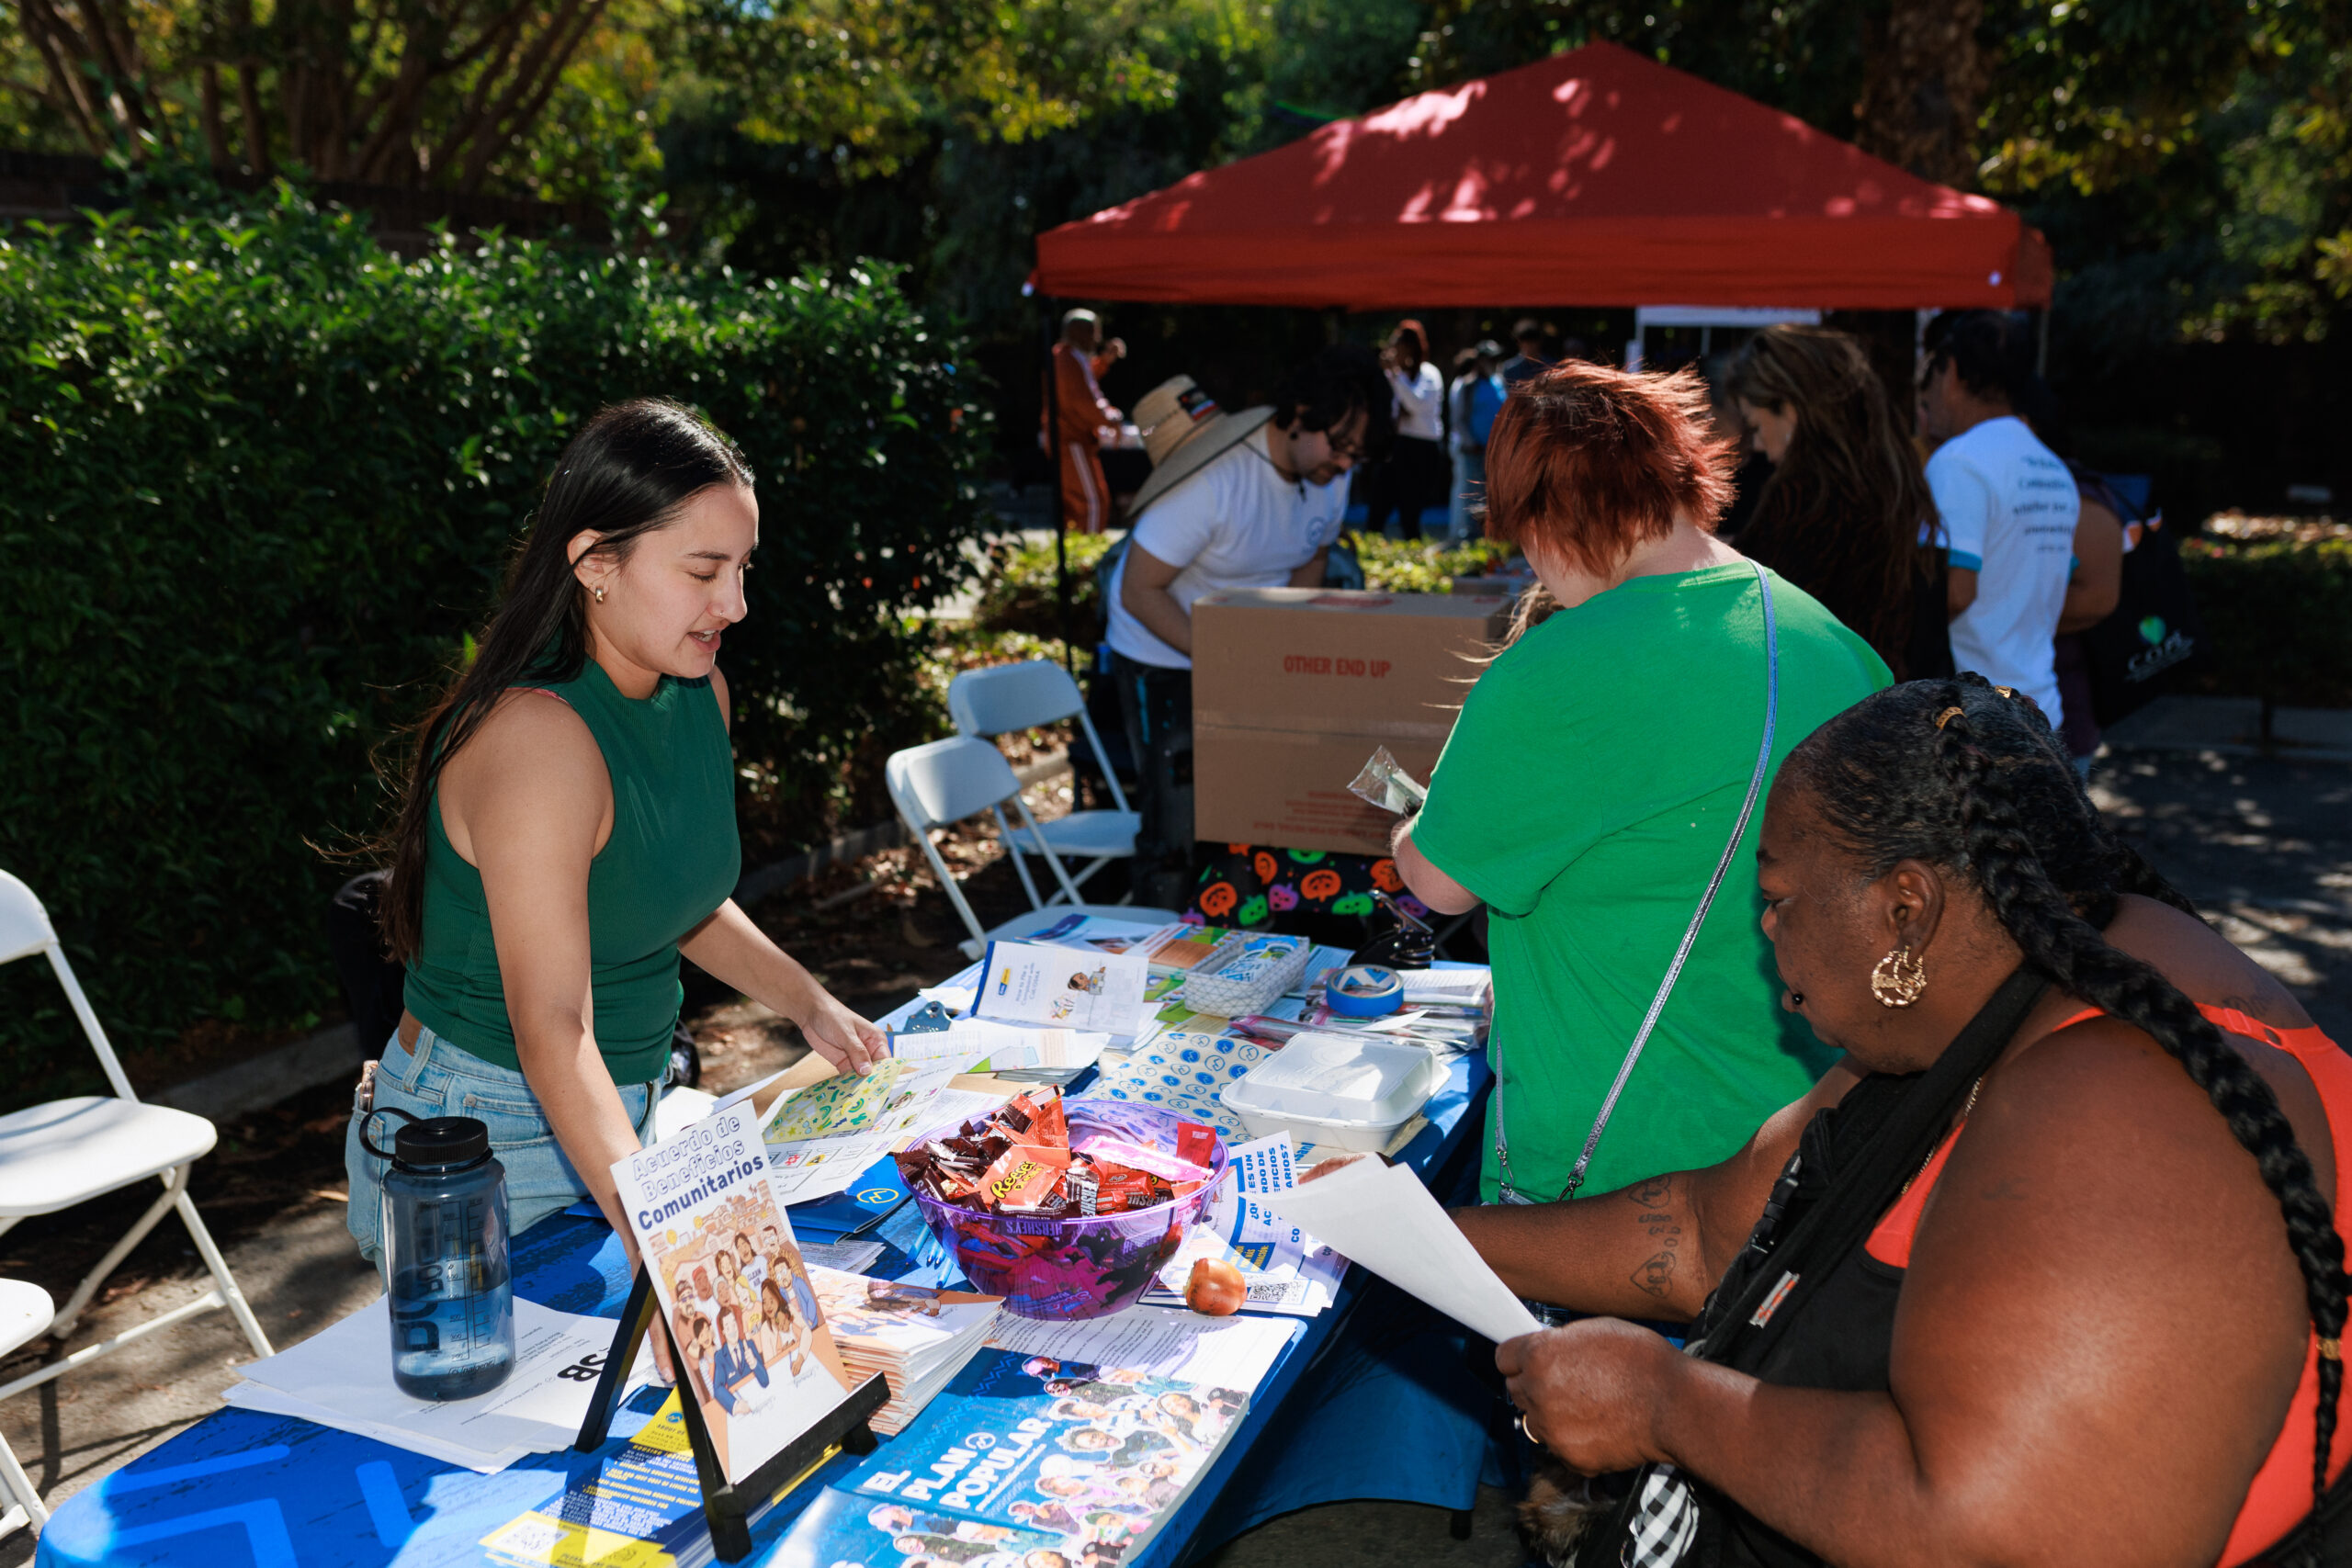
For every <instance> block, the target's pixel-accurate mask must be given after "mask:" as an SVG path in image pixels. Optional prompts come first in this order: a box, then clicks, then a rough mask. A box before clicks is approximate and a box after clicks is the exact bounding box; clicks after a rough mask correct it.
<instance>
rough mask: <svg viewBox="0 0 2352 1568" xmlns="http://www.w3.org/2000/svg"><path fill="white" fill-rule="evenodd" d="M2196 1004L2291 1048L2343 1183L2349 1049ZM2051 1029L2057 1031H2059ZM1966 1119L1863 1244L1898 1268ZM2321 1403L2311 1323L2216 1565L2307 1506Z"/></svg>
mask: <svg viewBox="0 0 2352 1568" xmlns="http://www.w3.org/2000/svg"><path fill="white" fill-rule="evenodd" d="M2198 1011H2199V1012H2201V1013H2203V1014H2204V1015H2205V1016H2206V1017H2207V1018H2208V1019H2210V1020H2211V1021H2212V1023H2213V1025H2214V1027H2215V1028H2217V1029H2220V1030H2222V1031H2224V1032H2228V1033H2231V1034H2243V1035H2245V1036H2246V1037H2247V1038H2248V1039H2251V1040H2260V1041H2262V1042H2264V1043H2267V1044H2269V1045H2273V1046H2276V1047H2277V1048H2278V1049H2279V1050H2281V1051H2284V1052H2286V1053H2288V1054H2289V1055H2291V1056H2293V1057H2294V1058H2295V1060H2296V1061H2297V1062H2299V1063H2301V1065H2302V1068H2303V1071H2305V1072H2307V1073H2309V1074H2310V1075H2311V1079H2312V1087H2313V1088H2315V1089H2318V1090H2319V1098H2320V1104H2321V1105H2322V1107H2324V1109H2325V1111H2326V1112H2327V1125H2328V1134H2329V1136H2330V1137H2331V1138H2332V1139H2333V1140H2334V1142H2335V1169H2336V1185H2337V1190H2339V1191H2340V1190H2342V1188H2343V1182H2344V1172H2345V1168H2346V1167H2345V1160H2346V1147H2345V1134H2346V1131H2347V1130H2352V1055H2346V1054H2345V1053H2344V1051H2343V1050H2342V1049H2341V1048H2339V1047H2338V1046H2337V1045H2336V1043H2335V1042H2334V1041H2333V1040H2330V1039H2329V1038H2328V1037H2327V1035H2326V1034H2325V1033H2324V1032H2322V1031H2321V1030H2320V1029H2319V1028H2318V1027H2317V1026H2316V1025H2314V1026H2312V1027H2309V1028H2304V1029H2278V1028H2274V1027H2272V1026H2271V1025H2269V1024H2267V1023H2261V1022H2257V1021H2255V1020H2254V1019H2251V1018H2248V1017H2247V1016H2246V1015H2245V1014H2244V1013H2242V1012H2239V1011H2237V1010H2234V1009H2232V1008H2213V1007H2204V1006H2199V1008H2198ZM2098 1016H2100V1014H2099V1010H2098V1009H2097V1008H2085V1009H2084V1010H2082V1011H2080V1012H2078V1013H2076V1014H2075V1015H2074V1016H2073V1017H2071V1018H2069V1019H2067V1020H2066V1021H2064V1022H2063V1023H2061V1024H2059V1025H2058V1028H2059V1029H2071V1028H2073V1027H2074V1026H2075V1024H2078V1023H2081V1022H2084V1021H2086V1020H2089V1019H2094V1018H2098ZM2056 1032H2057V1030H2052V1033H2053V1034H2054V1033H2056ZM1966 1125H1967V1123H1966V1122H1961V1123H1959V1125H1956V1126H1954V1127H1953V1128H1952V1130H1951V1132H1950V1133H1949V1134H1945V1137H1944V1141H1943V1142H1942V1143H1941V1144H1939V1145H1937V1146H1936V1152H1935V1153H1934V1154H1932V1155H1930V1156H1928V1163H1927V1164H1926V1165H1924V1166H1922V1167H1921V1168H1920V1169H1919V1174H1918V1176H1917V1177H1916V1178H1914V1179H1913V1180H1912V1182H1911V1185H1910V1186H1908V1187H1906V1188H1905V1189H1904V1190H1903V1196H1902V1197H1900V1198H1898V1199H1896V1200H1895V1201H1894V1207H1892V1208H1890V1209H1888V1210H1887V1212H1886V1216H1885V1218H1883V1219H1882V1220H1880V1221H1879V1223H1878V1228H1877V1229H1876V1230H1873V1231H1872V1232H1871V1238H1870V1241H1869V1244H1868V1247H1867V1250H1868V1251H1869V1253H1870V1255H1871V1257H1872V1258H1877V1259H1878V1260H1879V1261H1880V1262H1881V1263H1884V1264H1887V1265H1889V1266H1890V1267H1893V1268H1896V1269H1907V1268H1909V1267H1910V1266H1911V1242H1912V1238H1913V1237H1915V1236H1916V1235H1918V1231H1919V1214H1920V1212H1921V1211H1922V1210H1924V1209H1925V1208H1926V1207H1927V1203H1928V1193H1929V1192H1931V1191H1933V1190H1935V1185H1936V1180H1937V1179H1938V1178H1939V1177H1940V1176H1942V1175H1943V1173H1944V1165H1945V1162H1947V1161H1948V1160H1949V1159H1951V1146H1952V1145H1953V1144H1954V1143H1956V1142H1958V1141H1959V1138H1960V1134H1961V1128H1962V1127H1964V1126H1966ZM2335 1213H2336V1219H2335V1224H2336V1231H2337V1234H2339V1235H2343V1234H2344V1212H2343V1210H2342V1208H2341V1207H2340V1206H2338V1207H2337V1208H2336V1212H2335ZM2346 1243H2347V1245H2352V1236H2347V1237H2346ZM2318 1409H2319V1335H2318V1333H2317V1331H2316V1330H2314V1331H2313V1332H2312V1336H2311V1343H2310V1344H2309V1345H2308V1346H2306V1347H2305V1348H2304V1350H2303V1376H2302V1381H2301V1382H2299V1383H2297V1384H2296V1385H2295V1397H2294V1401H2293V1403H2291V1404H2289V1405H2288V1406H2287V1420H2286V1424H2285V1425H2284V1426H2282V1427H2280V1428H2279V1429H2278V1440H2277V1441H2275V1442H2273V1443H2272V1444H2271V1445H2270V1454H2269V1457H2268V1458H2267V1459H2265V1460H2264V1461H2262V1468H2261V1469H2260V1470H2259V1471H2257V1472H2255V1477H2254V1484H2253V1485H2252V1486H2250V1487H2248V1488H2247V1489H2246V1495H2245V1503H2244V1505H2242V1506H2240V1507H2239V1509H2238V1517H2237V1522H2236V1524H2234V1525H2233V1526H2232V1527H2231V1529H2230V1540H2229V1544H2228V1545H2227V1546H2226V1547H2224V1548H2223V1549H2222V1557H2221V1563H2220V1568H2234V1565H2235V1564H2237V1563H2241V1562H2245V1561H2246V1560H2247V1559H2248V1558H2251V1557H2253V1556H2255V1555H2256V1553H2257V1552H2259V1551H2262V1550H2263V1549H2264V1548H2265V1547H2267V1546H2268V1545H2270V1544H2271V1543H2272V1542H2273V1541H2275V1540H2278V1538H2279V1537H2281V1536H2283V1535H2285V1534H2286V1533H2287V1532H2288V1531H2289V1530H2290V1529H2293V1528H2294V1527H2295V1524H2296V1522H2297V1521H2298V1520H2300V1519H2301V1518H2302V1517H2303V1516H2304V1515H2305V1514H2307V1513H2309V1512H2311V1506H2312V1417H2313V1416H2314V1415H2315V1414H2316V1413H2317V1411H2318ZM2347 1461H2352V1442H2347V1441H2346V1440H2345V1439H2344V1438H2342V1437H2341V1436H2339V1437H2338V1438H2337V1440H2336V1442H2335V1446H2334V1452H2333V1453H2332V1454H2331V1455H2330V1456H2329V1459H2328V1479H2329V1480H2330V1481H2331V1482H2333V1481H2334V1480H2335V1478H2336V1477H2337V1476H2339V1475H2341V1474H2343V1472H2344V1467H2345V1465H2346V1462H2347Z"/></svg>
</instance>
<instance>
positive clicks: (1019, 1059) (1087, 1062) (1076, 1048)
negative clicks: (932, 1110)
mask: <svg viewBox="0 0 2352 1568" xmlns="http://www.w3.org/2000/svg"><path fill="white" fill-rule="evenodd" d="M1110 1043H1111V1037H1110V1036H1109V1035H1108V1034H1105V1033H1103V1032H1101V1031H1099V1030H1078V1029H1031V1028H1026V1027H1024V1026H1023V1025H1021V1024H1017V1023H997V1022H993V1021H990V1020H988V1019H984V1018H959V1019H957V1020H956V1021H955V1022H954V1023H953V1024H951V1025H949V1026H948V1027H947V1028H946V1029H945V1030H933V1031H931V1032H925V1033H918V1034H899V1033H893V1034H892V1035H891V1036H890V1055H892V1056H893V1057H894V1058H896V1059H897V1060H899V1061H900V1062H923V1061H930V1060H933V1059H936V1058H939V1057H945V1056H959V1057H969V1056H970V1055H971V1053H973V1052H975V1051H978V1052H980V1053H982V1055H981V1056H980V1058H979V1060H978V1061H977V1062H975V1063H974V1064H973V1065H972V1066H971V1067H969V1068H968V1069H967V1070H968V1071H971V1072H976V1073H993V1074H995V1075H997V1076H998V1077H1018V1078H1022V1079H1023V1080H1030V1079H1036V1080H1050V1081H1055V1082H1065V1083H1066V1082H1068V1081H1069V1079H1071V1078H1074V1077H1078V1075H1079V1074H1080V1073H1082V1072H1084V1071H1085V1070H1086V1069H1087V1068H1089V1067H1091V1066H1093V1065H1094V1063H1095V1061H1096V1059H1097V1058H1098V1057H1100V1056H1101V1055H1103V1047H1105V1046H1106V1045H1108V1044H1110Z"/></svg>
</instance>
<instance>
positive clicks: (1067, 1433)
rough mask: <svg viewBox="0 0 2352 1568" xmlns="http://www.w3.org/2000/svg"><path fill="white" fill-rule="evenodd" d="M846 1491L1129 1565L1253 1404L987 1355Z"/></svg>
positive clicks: (1148, 1377) (1215, 1391) (1121, 1375)
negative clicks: (1058, 1542) (1046, 1539)
mask: <svg viewBox="0 0 2352 1568" xmlns="http://www.w3.org/2000/svg"><path fill="white" fill-rule="evenodd" d="M948 1392H949V1393H950V1395H951V1397H949V1398H945V1399H941V1400H938V1401H935V1402H934V1403H933V1404H932V1406H931V1408H930V1409H928V1410H926V1411H924V1412H923V1414H922V1416H921V1417H920V1418H918V1419H917V1420H916V1422H915V1424H914V1425H913V1426H911V1427H908V1428H907V1429H906V1430H905V1431H904V1432H902V1433H900V1434H899V1436H898V1437H897V1438H893V1439H891V1441H890V1443H889V1444H888V1446H887V1447H886V1448H885V1449H884V1450H882V1451H881V1452H880V1453H878V1454H876V1456H875V1457H874V1458H873V1459H871V1460H869V1461H866V1463H865V1467H864V1468H863V1469H862V1470H860V1471H859V1472H857V1473H856V1474H854V1475H853V1476H851V1477H850V1478H849V1480H848V1481H847V1482H846V1483H844V1485H845V1486H846V1488H847V1489H849V1490H852V1491H855V1492H858V1493H861V1494H863V1495H865V1496H867V1497H869V1498H874V1499H877V1500H887V1501H890V1502H895V1503H899V1504H901V1505H904V1506H907V1507H910V1508H914V1509H920V1510H924V1511H929V1512H936V1513H939V1514H942V1515H945V1516H948V1517H954V1518H958V1519H969V1520H973V1521H975V1522H978V1523H980V1524H985V1525H998V1526H1002V1527H1005V1528H1008V1529H1025V1530H1038V1531H1042V1532H1045V1533H1047V1534H1052V1535H1057V1536H1060V1537H1062V1538H1063V1539H1064V1541H1065V1542H1066V1544H1065V1546H1064V1547H1063V1549H1062V1550H1063V1551H1064V1552H1065V1554H1066V1555H1068V1556H1069V1559H1070V1561H1071V1562H1078V1561H1079V1560H1080V1558H1082V1557H1083V1556H1084V1555H1085V1554H1086V1553H1087V1552H1088V1551H1093V1552H1094V1553H1095V1554H1096V1556H1097V1557H1098V1558H1099V1557H1101V1556H1103V1555H1105V1554H1109V1555H1119V1556H1126V1557H1132V1556H1133V1555H1134V1554H1135V1553H1136V1551H1138V1550H1139V1549H1140V1548H1141V1547H1142V1546H1143V1545H1144V1544H1145V1543H1146V1542H1148V1540H1150V1539H1151V1535H1152V1532H1153V1531H1155V1530H1156V1529H1159V1526H1160V1525H1161V1524H1162V1523H1164V1522H1165V1521H1166V1520H1167V1519H1168V1517H1169V1516H1170V1515H1171V1514H1173V1513H1174V1512H1175V1511H1176V1509H1177V1508H1178V1507H1179V1506H1182V1503H1183V1500H1184V1497H1185V1495H1186V1494H1188V1493H1189V1492H1190V1491H1191V1490H1192V1488H1193V1485H1194V1483H1197V1482H1198V1481H1199V1479H1200V1477H1201V1474H1202V1472H1204V1471H1205V1470H1206V1469H1207V1468H1208V1466H1209V1464H1210V1462H1211V1461H1213V1460H1214V1459H1215V1458H1216V1454H1217V1452H1218V1450H1220V1449H1222V1448H1223V1447H1224V1445H1225V1444H1226V1442H1227V1440H1228V1439H1229V1438H1231V1436H1232V1434H1233V1430H1234V1427H1235V1426H1236V1425H1237V1423H1238V1420H1239V1418H1240V1416H1241V1415H1242V1413H1243V1412H1244V1411H1245V1410H1247V1409H1248V1408H1249V1404H1250V1396H1249V1394H1248V1393H1244V1392H1241V1391H1238V1390H1234V1389H1227V1388H1213V1387H1209V1386H1206V1385H1204V1384H1199V1383H1191V1382H1181V1381H1179V1380H1176V1379H1173V1378H1164V1377H1159V1376H1158V1375H1156V1374H1153V1373H1149V1372H1144V1371H1136V1370H1134V1369H1126V1368H1121V1369H1113V1368H1098V1367H1084V1368H1080V1367H1070V1368H1065V1367H1063V1366H1062V1365H1061V1363H1060V1361H1059V1359H1058V1358H1052V1357H1035V1356H1026V1357H1024V1356H1018V1355H1014V1354H1012V1353H1011V1352H1009V1351H1002V1350H989V1351H987V1352H984V1353H983V1354H981V1355H980V1356H979V1357H978V1358H977V1359H974V1360H973V1362H972V1364H971V1365H970V1366H968V1367H966V1368H965V1369H964V1371H962V1372H961V1373H959V1374H958V1375H957V1376H956V1380H955V1381H954V1382H952V1383H950V1384H949V1385H948Z"/></svg>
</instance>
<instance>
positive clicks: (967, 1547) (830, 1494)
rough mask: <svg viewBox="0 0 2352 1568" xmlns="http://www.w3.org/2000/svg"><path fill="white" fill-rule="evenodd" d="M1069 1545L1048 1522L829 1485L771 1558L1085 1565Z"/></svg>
mask: <svg viewBox="0 0 2352 1568" xmlns="http://www.w3.org/2000/svg"><path fill="white" fill-rule="evenodd" d="M1069 1545H1070V1543H1069V1541H1068V1540H1065V1539H1064V1538H1063V1537H1061V1536H1058V1535H1053V1534H1049V1533H1047V1532H1046V1531H1044V1530H1033V1529H1009V1528H1007V1527H1005V1526H1003V1525H989V1524H982V1523H980V1522H979V1521H978V1520H977V1519H962V1518H957V1517H955V1516H954V1515H952V1514H943V1513H940V1512H938V1511H937V1510H935V1509H931V1508H910V1507H909V1506H907V1505H905V1504H904V1503H893V1502H890V1501H888V1500H887V1499H883V1498H876V1497H865V1496H860V1495H858V1494H856V1493H854V1492H843V1491H841V1490H839V1489H838V1488H836V1487H831V1486H828V1487H826V1488H825V1489H824V1491H822V1492H820V1493H819V1494H818V1495H817V1499H816V1501H814V1502H812V1503H810V1504H809V1506H808V1507H807V1508H805V1509H803V1510H802V1511H801V1515H800V1517H798V1518H797V1519H795V1520H794V1521H793V1522H792V1532H791V1533H790V1534H789V1535H787V1536H786V1537H785V1538H784V1540H783V1541H782V1542H781V1543H779V1544H778V1546H777V1547H776V1549H775V1555H774V1556H773V1557H771V1558H769V1559H768V1561H769V1562H770V1563H771V1564H773V1568H917V1565H922V1568H951V1565H952V1568H1081V1563H1080V1554H1079V1552H1078V1551H1072V1550H1065V1549H1066V1548H1068V1547H1069ZM1098 1561H1099V1560H1098ZM679 1568H689V1565H687V1564H684V1563H681V1564H680V1565H679ZM1083 1568H1093V1565H1092V1563H1091V1562H1089V1563H1086V1564H1084V1565H1083Z"/></svg>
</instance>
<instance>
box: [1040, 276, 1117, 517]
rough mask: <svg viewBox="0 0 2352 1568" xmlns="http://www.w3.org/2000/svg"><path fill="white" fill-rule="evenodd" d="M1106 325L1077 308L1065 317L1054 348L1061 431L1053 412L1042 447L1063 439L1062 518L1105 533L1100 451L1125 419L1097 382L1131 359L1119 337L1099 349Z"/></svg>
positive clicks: (1044, 420)
mask: <svg viewBox="0 0 2352 1568" xmlns="http://www.w3.org/2000/svg"><path fill="white" fill-rule="evenodd" d="M1100 333H1101V322H1100V321H1099V320H1098V319H1097V318H1096V316H1095V314H1094V312H1093V311H1091V310H1072V311H1070V312H1069V314H1068V315H1066V316H1064V317H1063V318H1062V340H1061V342H1059V343H1057V344H1054V387H1053V391H1054V396H1055V398H1056V399H1057V402H1058V404H1059V414H1060V420H1059V425H1060V429H1059V431H1058V433H1057V432H1056V430H1055V429H1054V427H1053V422H1052V415H1053V413H1054V412H1055V411H1054V410H1051V409H1048V410H1046V411H1044V412H1041V413H1040V414H1039V416H1038V428H1037V445H1038V446H1040V447H1043V446H1046V445H1047V444H1048V443H1050V442H1051V441H1053V440H1054V438H1055V436H1056V434H1059V437H1060V440H1061V448H1062V450H1061V461H1060V463H1059V464H1058V465H1057V466H1058V467H1059V468H1060V469H1061V486H1062V513H1061V514H1062V516H1063V517H1065V518H1067V519H1068V520H1069V526H1070V528H1071V530H1072V531H1073V532H1075V533H1080V534H1100V533H1101V532H1103V529H1105V528H1107V527H1109V526H1110V524H1111V492H1110V491H1109V489H1108V487H1107V486H1105V484H1104V483H1103V458H1102V457H1101V452H1102V449H1103V443H1104V442H1106V441H1115V440H1117V439H1118V436H1119V427H1120V425H1121V424H1123V423H1125V420H1126V415H1125V414H1123V413H1121V412H1119V411H1118V410H1117V409H1115V408H1113V407H1112V406H1111V404H1110V402H1109V400H1106V399H1105V398H1104V397H1103V384H1102V382H1101V381H1099V380H1098V379H1096V378H1098V377H1100V376H1101V375H1102V374H1103V371H1105V370H1107V369H1109V368H1110V367H1112V365H1113V364H1114V363H1115V362H1117V361H1118V360H1121V359H1124V358H1125V357H1126V354H1127V345H1126V344H1125V343H1123V342H1121V341H1120V340H1119V339H1117V338H1113V339H1112V340H1111V341H1110V342H1109V343H1107V344H1103V345H1102V347H1101V348H1100V349H1098V348H1097V347H1096V346H1095V343H1096V339H1097V338H1098V337H1099V336H1100Z"/></svg>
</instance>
